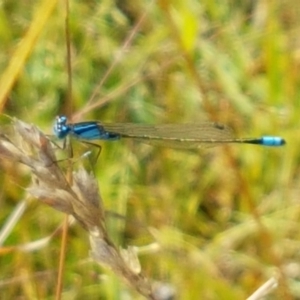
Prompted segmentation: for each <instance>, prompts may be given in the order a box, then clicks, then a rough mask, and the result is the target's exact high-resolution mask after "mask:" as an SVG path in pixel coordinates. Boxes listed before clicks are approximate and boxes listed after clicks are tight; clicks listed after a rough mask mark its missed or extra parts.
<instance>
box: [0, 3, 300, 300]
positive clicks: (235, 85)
mask: <svg viewBox="0 0 300 300" xmlns="http://www.w3.org/2000/svg"><path fill="white" fill-rule="evenodd" d="M41 3H42V2H41ZM49 3H50V2H49ZM51 3H53V5H54V7H55V8H54V9H53V10H52V11H51V13H49V18H47V17H46V14H45V16H44V15H43V14H44V13H45V10H44V9H43V8H42V6H41V5H40V4H38V3H35V4H33V3H29V2H22V1H8V2H2V3H1V6H0V15H1V17H0V42H1V51H0V69H1V82H0V86H1V90H2V91H4V90H5V89H6V90H7V94H6V96H7V97H5V95H4V96H2V95H1V96H2V99H1V98H0V101H1V103H2V104H3V105H4V109H3V111H2V112H3V113H5V114H7V115H9V116H15V117H17V118H20V119H22V120H24V121H25V122H30V123H34V124H36V125H37V126H39V128H41V129H42V130H43V131H44V132H46V133H48V134H52V124H53V121H54V119H55V116H56V115H57V114H60V113H65V114H68V115H69V116H70V117H73V121H83V120H90V119H96V120H101V121H106V122H135V123H147V124H160V123H184V122H198V121H202V120H213V121H218V122H222V123H225V124H228V125H229V126H231V127H232V128H233V130H234V131H235V133H236V135H237V136H238V137H255V136H260V135H263V134H273V135H280V136H282V137H284V138H285V139H286V141H287V145H286V146H285V147H282V148H278V149H272V148H263V147H258V146H251V145H230V146H223V147H217V148H212V149H208V150H205V151H200V150H199V151H179V150H174V149H167V148H157V147H152V146H149V145H143V144H140V143H137V142H133V141H118V142H112V143H105V142H103V143H101V144H102V152H101V156H100V158H99V160H98V162H97V165H96V166H95V167H94V169H95V173H96V174H97V178H98V180H99V186H100V189H101V193H102V197H103V201H104V203H105V206H106V208H107V209H110V210H113V211H115V212H118V213H119V214H122V215H124V216H125V217H126V221H124V220H118V219H113V218H109V220H108V226H109V232H110V233H111V236H112V238H113V239H114V241H115V242H116V244H117V245H120V246H123V247H126V246H128V245H134V246H141V247H143V246H147V245H149V244H152V243H154V242H158V243H159V245H160V249H159V250H157V251H151V250H149V251H147V248H146V250H145V251H144V252H143V254H141V255H140V259H141V265H142V269H143V271H144V273H145V274H146V276H147V277H149V278H151V279H153V280H155V281H158V282H167V283H169V284H170V285H171V286H172V287H174V288H175V289H176V291H177V295H178V299H245V298H247V297H248V296H249V295H251V294H252V293H253V292H254V291H255V290H256V289H257V288H258V287H260V286H261V285H262V284H263V283H264V282H265V281H267V280H268V279H270V278H271V277H272V276H275V277H278V278H279V286H278V288H277V289H276V290H274V291H273V293H272V294H271V295H270V296H269V298H266V299H300V282H299V279H300V265H299V253H300V251H299V249H300V232H299V221H300V206H299V203H300V202H299V200H300V199H299V186H298V185H299V181H300V177H299V160H300V153H299V151H298V149H299V147H298V146H300V142H299V138H298V137H299V133H300V129H299V126H298V123H299V116H300V76H299V67H300V35H299V32H300V19H299V14H300V2H297V1H292V0H284V1H279V0H272V1H250V0H249V1H211V0H204V1H196V0H177V1H168V0H161V1H157V2H151V1H142V0H140V1H108V0H104V1H71V2H70V16H69V17H70V22H69V25H70V26H69V30H70V44H71V59H72V95H71V96H70V92H69V91H68V72H67V67H66V58H67V53H66V36H65V16H66V8H65V3H64V2H63V1H61V2H58V3H55V1H51ZM144 14H145V15H144ZM143 15H144V17H143ZM37 16H40V17H41V18H42V20H44V22H45V23H44V25H42V24H41V23H37V24H36V25H34V28H35V29H36V30H37V31H38V32H39V33H38V34H37V35H36V39H33V40H32V43H31V44H29V48H28V49H27V51H28V56H27V57H25V58H24V60H23V61H21V60H20V59H19V56H16V54H15V53H16V52H15V51H16V49H18V47H19V48H20V47H23V46H24V43H25V42H24V41H25V36H26V35H27V34H28V29H29V28H30V26H33V25H32V24H33V20H34V19H35V18H36V17H37ZM142 17H143V21H142V22H141V23H138V22H139V21H140V20H141V18H142ZM136 24H139V25H136ZM126 43H127V44H126ZM24 51H25V50H24ZM24 51H23V53H24ZM18 59H19V60H18ZM14 61H18V62H19V63H20V64H19V67H17V65H16V64H14V63H13V62H14ZM9 65H10V66H11V70H13V71H15V77H14V78H13V76H12V75H11V73H12V72H8V69H7V68H8V66H9ZM111 67H112V69H111V71H109V72H108V70H110V68H111ZM18 68H19V69H20V72H17V71H18ZM10 76H11V77H10ZM10 78H12V80H13V81H12V82H13V85H12V86H11V87H10V86H9V84H8V83H7V81H8V80H9V79H10ZM103 79H105V80H103ZM102 80H103V82H102ZM5 101H6V102H5ZM71 108H72V112H71ZM73 144H75V147H76V148H78V149H76V150H77V152H76V153H77V154H78V155H80V153H83V152H84V151H86V148H84V147H83V146H81V145H80V143H79V142H78V141H74V142H73ZM1 166H2V167H1V169H2V172H1V175H0V176H1V181H0V186H1V198H0V207H1V209H0V222H1V224H4V222H5V221H6V220H7V218H8V217H9V216H10V215H11V213H12V212H13V211H14V209H15V207H16V206H17V205H18V203H20V201H21V200H23V199H25V198H26V195H27V194H26V187H27V186H28V184H29V183H30V176H31V174H30V173H29V172H28V170H27V169H26V168H24V167H23V166H16V165H14V166H13V168H12V167H8V166H7V165H6V164H5V163H4V162H1ZM91 169H92V168H91ZM28 201H29V202H28V207H27V209H26V210H25V212H24V214H23V215H22V216H21V218H20V219H19V221H18V224H17V225H16V227H15V228H14V230H13V231H12V233H11V234H10V235H9V236H8V237H7V239H6V240H5V242H4V244H3V245H2V247H3V248H1V249H2V251H1V256H0V265H1V279H0V286H1V289H0V294H1V299H17V298H20V299H52V298H53V297H54V296H53V295H54V294H55V292H54V291H55V281H56V273H55V272H56V268H57V266H58V254H59V251H60V238H59V236H57V237H56V238H54V239H52V240H51V242H50V243H49V244H48V245H47V246H46V247H42V248H41V249H39V250H38V251H32V252H23V251H18V250H16V249H14V250H12V251H9V250H8V249H9V248H8V247H10V246H12V247H14V246H18V245H20V244H24V243H29V242H32V241H35V240H38V239H41V238H43V237H46V236H48V235H49V234H51V233H52V232H53V231H54V230H55V229H56V228H57V226H58V225H59V224H61V222H62V220H63V219H64V216H63V215H62V214H61V213H59V212H56V211H54V210H53V209H51V208H49V207H46V206H44V205H41V204H40V203H38V202H37V201H36V200H34V199H30V200H28ZM137 224H138V225H137ZM259 224H263V227H264V229H265V230H262V226H261V225H259ZM149 229H150V230H149ZM1 249H0V250H1ZM142 249H143V248H142ZM88 251H89V242H88V238H87V235H86V232H84V231H83V230H82V229H81V228H80V227H79V226H78V225H75V226H74V227H72V228H71V229H70V233H69V240H68V250H67V260H66V266H65V279H64V292H63V299H131V298H130V297H134V299H140V298H139V297H140V296H138V295H136V294H135V293H134V292H132V291H131V290H130V288H128V287H127V286H126V285H124V284H123V283H122V282H120V281H119V279H118V278H115V277H114V276H113V275H112V274H111V273H109V272H107V271H106V270H105V269H102V268H101V267H99V266H97V265H95V264H93V263H92V262H90V261H88V259H87V258H88ZM126 297H129V298H126Z"/></svg>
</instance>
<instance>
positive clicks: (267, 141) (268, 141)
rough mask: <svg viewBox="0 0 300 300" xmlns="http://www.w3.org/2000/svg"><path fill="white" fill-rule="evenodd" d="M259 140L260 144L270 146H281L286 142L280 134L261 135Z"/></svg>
mask: <svg viewBox="0 0 300 300" xmlns="http://www.w3.org/2000/svg"><path fill="white" fill-rule="evenodd" d="M261 141H262V142H261V143H262V145H264V146H271V147H278V146H282V145H284V144H285V143H286V142H285V140H284V139H283V138H282V137H280V136H263V137H262V138H261Z"/></svg>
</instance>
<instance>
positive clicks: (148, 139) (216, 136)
mask: <svg viewBox="0 0 300 300" xmlns="http://www.w3.org/2000/svg"><path fill="white" fill-rule="evenodd" d="M99 125H100V126H102V127H103V129H104V130H105V131H107V132H110V133H115V134H119V135H120V136H121V137H123V138H134V139H137V140H139V141H141V142H144V143H149V144H154V145H161V146H165V147H172V148H183V149H193V148H207V147H212V146H215V145H218V144H224V143H234V142H242V141H241V140H239V139H234V136H233V132H232V130H231V129H230V128H229V127H227V126H225V125H223V124H219V123H213V122H204V123H196V124H165V125H153V126H152V125H142V124H133V123H116V124H109V123H99Z"/></svg>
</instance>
